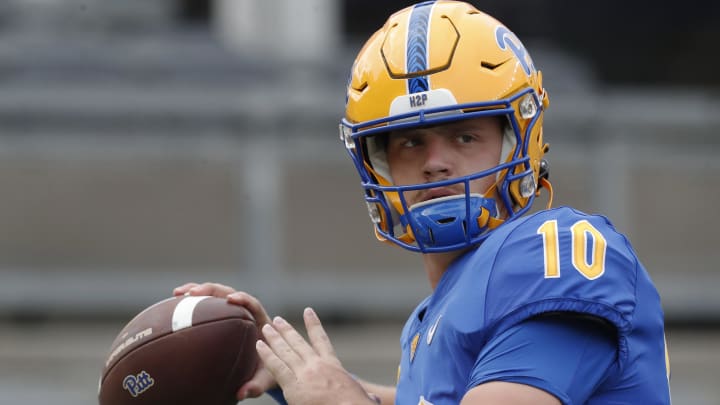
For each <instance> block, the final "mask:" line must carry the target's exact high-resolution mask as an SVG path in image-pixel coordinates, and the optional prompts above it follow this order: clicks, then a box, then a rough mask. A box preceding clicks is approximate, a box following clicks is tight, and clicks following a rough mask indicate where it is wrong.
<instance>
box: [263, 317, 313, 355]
mask: <svg viewBox="0 0 720 405" xmlns="http://www.w3.org/2000/svg"><path fill="white" fill-rule="evenodd" d="M273 327H274V328H275V330H276V331H278V332H279V333H280V335H282V337H283V339H285V342H287V344H288V345H289V346H290V347H291V348H292V349H293V351H295V353H297V355H298V356H300V358H302V359H303V360H308V359H310V358H312V357H316V356H317V353H315V350H314V349H313V348H312V346H310V344H308V342H307V341H306V340H305V338H303V337H302V336H301V335H300V334H299V333H298V331H297V330H295V328H293V327H292V325H290V324H289V323H288V322H287V321H286V320H284V319H283V318H281V317H279V316H276V317H275V318H274V319H273Z"/></svg>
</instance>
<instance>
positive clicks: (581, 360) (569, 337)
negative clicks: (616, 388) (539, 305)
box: [467, 316, 617, 404]
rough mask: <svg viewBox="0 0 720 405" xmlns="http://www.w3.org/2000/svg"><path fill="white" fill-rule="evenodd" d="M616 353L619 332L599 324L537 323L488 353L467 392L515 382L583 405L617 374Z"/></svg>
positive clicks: (498, 341)
mask: <svg viewBox="0 0 720 405" xmlns="http://www.w3.org/2000/svg"><path fill="white" fill-rule="evenodd" d="M616 352H617V345H616V340H615V331H613V330H611V329H610V328H609V327H607V326H606V325H599V324H598V322H597V321H595V320H591V319H587V318H578V317H569V316H565V317H563V316H553V317H536V318H533V319H530V320H527V321H523V322H521V323H519V324H517V325H515V326H513V327H511V328H509V329H508V330H506V331H505V332H503V333H502V334H500V335H498V336H496V337H494V338H493V339H492V340H491V341H490V342H488V344H486V345H485V346H484V347H483V350H482V352H481V353H480V355H479V356H478V359H477V362H476V363H475V366H474V367H473V371H472V373H471V375H470V380H469V384H468V387H467V389H468V390H471V389H472V388H473V387H475V386H477V385H479V384H482V383H485V382H489V381H504V382H513V383H518V384H525V385H530V386H533V387H536V388H539V389H541V390H543V391H545V392H548V393H550V394H552V395H554V396H555V397H556V398H558V399H559V400H560V401H561V402H562V403H563V404H584V403H586V402H587V399H588V398H589V397H590V395H591V394H592V393H593V392H594V390H595V389H596V388H597V386H598V385H599V384H600V383H601V382H602V381H603V380H604V379H605V378H606V376H607V375H608V374H609V373H610V372H611V371H612V369H613V364H614V362H615V358H616Z"/></svg>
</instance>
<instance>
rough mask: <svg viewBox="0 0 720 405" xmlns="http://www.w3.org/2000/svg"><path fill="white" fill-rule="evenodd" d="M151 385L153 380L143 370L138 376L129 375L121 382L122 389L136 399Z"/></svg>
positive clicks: (153, 382)
mask: <svg viewBox="0 0 720 405" xmlns="http://www.w3.org/2000/svg"><path fill="white" fill-rule="evenodd" d="M153 384H155V380H153V378H152V377H150V374H148V373H147V371H145V370H143V371H141V372H140V374H138V375H132V374H130V375H129V376H127V377H125V379H124V380H123V388H125V389H126V390H128V392H129V393H130V395H132V396H133V397H137V396H138V395H140V394H142V393H143V392H145V391H147V389H148V388H150V387H152V386H153Z"/></svg>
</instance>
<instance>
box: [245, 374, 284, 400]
mask: <svg viewBox="0 0 720 405" xmlns="http://www.w3.org/2000/svg"><path fill="white" fill-rule="evenodd" d="M276 385H277V381H275V377H273V376H272V374H270V372H269V371H268V370H267V368H265V367H262V368H260V369H258V371H257V372H256V373H255V375H254V376H253V377H252V378H251V379H250V380H248V381H247V382H246V383H245V384H243V385H242V386H241V387H240V388H239V389H238V391H237V395H236V396H237V399H238V401H242V400H243V399H246V398H257V397H259V396H261V395H263V394H264V393H265V391H267V390H269V389H270V388H273V387H274V386H276Z"/></svg>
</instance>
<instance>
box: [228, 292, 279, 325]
mask: <svg viewBox="0 0 720 405" xmlns="http://www.w3.org/2000/svg"><path fill="white" fill-rule="evenodd" d="M227 299H228V302H230V303H232V304H236V305H240V306H243V307H245V308H247V309H248V311H250V313H251V314H252V315H253V317H254V318H255V323H256V324H257V325H258V326H262V325H265V324H266V323H270V316H269V315H268V314H267V312H266V311H265V308H264V307H263V306H262V304H261V303H260V300H258V299H257V298H255V297H253V296H252V295H250V294H248V293H246V292H244V291H236V292H233V293H232V294H230V295H228V296H227Z"/></svg>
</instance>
